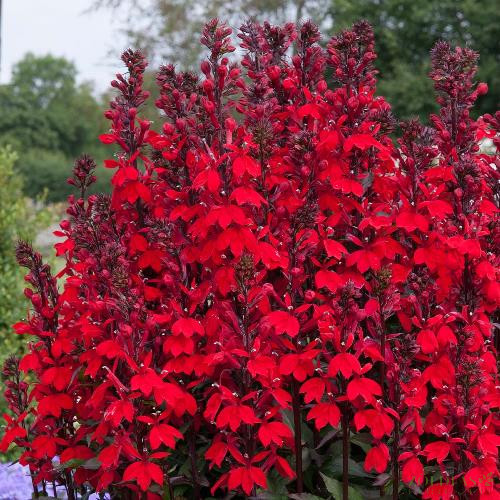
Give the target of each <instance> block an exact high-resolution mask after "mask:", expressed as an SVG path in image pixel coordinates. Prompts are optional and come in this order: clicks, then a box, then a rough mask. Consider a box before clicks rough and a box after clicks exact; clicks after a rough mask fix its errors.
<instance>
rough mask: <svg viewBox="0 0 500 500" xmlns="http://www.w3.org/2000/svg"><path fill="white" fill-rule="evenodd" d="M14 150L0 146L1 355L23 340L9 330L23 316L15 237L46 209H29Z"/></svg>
mask: <svg viewBox="0 0 500 500" xmlns="http://www.w3.org/2000/svg"><path fill="white" fill-rule="evenodd" d="M16 160H17V154H16V153H15V152H14V151H12V149H10V148H9V147H4V148H1V149H0V178H1V179H2V182H1V183H0V298H1V299H0V338H1V343H2V349H1V351H0V359H1V360H2V362H3V360H4V359H5V357H6V356H7V353H9V352H10V353H12V352H13V351H18V354H19V353H20V352H21V351H20V350H19V349H21V347H22V346H24V344H25V343H24V341H22V340H21V339H20V338H19V337H14V336H12V335H11V334H10V330H11V326H12V324H13V323H14V322H16V321H18V320H20V319H21V318H23V317H24V316H26V310H27V306H26V304H25V303H24V301H23V286H22V276H23V273H22V270H21V269H20V268H19V266H18V264H17V262H16V257H15V246H16V242H17V240H18V239H31V238H33V236H34V234H35V231H36V229H37V228H38V227H40V225H41V224H43V223H44V222H47V221H48V220H47V219H48V217H47V213H46V212H45V211H44V210H39V211H38V213H37V214H36V215H32V214H31V213H30V210H31V203H30V202H29V201H28V200H27V199H26V198H25V197H24V196H23V180H22V178H21V176H20V175H19V174H18V173H17V172H16V171H15V168H14V165H15V162H16Z"/></svg>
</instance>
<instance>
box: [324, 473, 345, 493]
mask: <svg viewBox="0 0 500 500" xmlns="http://www.w3.org/2000/svg"><path fill="white" fill-rule="evenodd" d="M320 474H321V477H322V478H323V481H324V483H325V487H326V489H327V490H328V493H331V494H332V496H333V498H334V499H335V500H342V484H341V483H340V481H337V480H336V479H333V478H331V477H328V476H325V475H324V474H323V473H322V472H320Z"/></svg>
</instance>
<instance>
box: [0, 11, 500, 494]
mask: <svg viewBox="0 0 500 500" xmlns="http://www.w3.org/2000/svg"><path fill="white" fill-rule="evenodd" d="M230 35H231V30H230V29H229V28H227V27H226V26H225V25H224V24H221V23H219V22H218V21H217V20H213V21H211V22H209V23H208V24H207V25H206V26H205V28H204V30H203V33H202V37H201V43H202V44H203V45H204V46H206V48H207V52H208V56H207V58H206V59H205V60H204V61H203V62H202V64H201V78H199V77H198V76H196V75H194V74H192V73H189V72H177V71H176V69H175V68H174V67H173V66H171V65H168V66H164V67H162V68H161V69H160V71H159V73H158V75H157V83H158V86H159V91H160V95H159V98H158V100H157V101H156V106H157V107H158V108H159V110H161V112H162V115H163V116H164V123H163V124H162V126H161V128H160V129H159V130H157V131H153V130H152V128H151V126H152V124H151V123H150V122H148V121H146V120H144V119H142V118H141V105H142V104H144V102H145V101H146V99H148V93H147V92H146V91H145V90H143V76H144V72H145V69H146V61H145V58H144V56H143V55H142V54H141V53H140V52H136V51H132V50H128V51H126V52H125V53H124V54H123V56H122V60H123V62H124V64H125V65H126V67H127V72H126V73H125V74H123V75H121V74H119V75H117V78H116V80H114V81H113V82H112V86H113V87H114V88H115V89H116V90H117V95H116V97H115V99H114V100H113V101H112V102H111V105H110V109H109V110H108V111H107V112H106V117H107V118H108V119H109V120H110V123H111V128H110V131H109V133H107V134H104V135H102V136H101V137H100V139H101V141H102V142H104V143H106V144H111V145H114V146H115V147H117V148H118V152H117V153H116V154H115V155H114V157H113V159H109V160H106V161H105V165H104V166H105V167H107V168H111V169H115V174H114V176H113V179H112V183H113V193H112V196H110V197H108V196H104V195H99V196H95V195H92V196H87V195H86V190H87V188H88V186H89V185H91V184H92V182H94V180H95V177H94V169H95V167H96V165H95V163H94V162H93V160H92V159H91V158H89V157H87V156H83V157H82V158H80V159H79V160H78V161H77V162H76V163H75V166H74V170H73V177H72V179H71V180H70V182H71V183H72V184H73V185H74V186H75V188H76V189H77V190H78V195H77V196H74V197H70V199H69V208H68V210H67V213H68V218H67V220H64V221H63V222H62V223H61V225H60V227H61V229H60V231H58V233H57V235H58V236H60V237H62V238H64V240H63V241H62V242H61V243H58V244H56V251H57V254H58V255H60V256H62V257H63V258H64V259H65V263H66V265H65V267H64V269H63V270H62V271H61V272H60V273H59V275H58V276H56V277H53V276H52V274H51V272H50V269H49V267H48V266H47V265H45V264H44V263H43V262H42V260H41V258H40V255H39V254H37V253H36V252H35V251H33V249H32V248H31V247H30V245H28V244H26V243H22V242H21V243H20V244H19V245H18V248H17V258H18V261H19V263H20V265H22V266H24V267H26V268H27V269H28V271H29V272H28V274H27V276H26V281H27V282H28V283H29V285H30V287H29V288H27V289H26V296H27V297H28V298H29V299H30V301H31V303H32V306H33V307H32V311H31V313H30V315H29V318H28V319H27V320H26V321H23V322H21V323H18V324H16V325H14V328H15V330H16V331H17V333H18V334H27V335H30V338H31V339H32V340H31V342H30V351H29V353H28V354H27V355H25V356H24V357H23V358H22V359H21V360H18V359H16V358H11V359H9V360H8V362H7V363H6V365H5V367H4V370H3V375H4V378H5V379H6V384H7V391H6V397H7V400H8V402H9V405H10V409H11V414H10V416H6V417H5V418H6V420H7V429H6V433H5V434H4V437H3V440H2V442H1V444H0V447H1V450H2V451H5V450H6V449H7V448H8V447H9V445H10V444H11V443H15V444H16V445H17V446H18V447H19V448H21V451H22V454H21V457H20V462H21V464H23V465H27V466H29V468H30V471H31V475H32V481H33V487H34V491H35V497H37V496H39V495H46V494H47V491H49V493H50V488H49V486H50V485H52V484H56V485H63V486H64V488H65V490H66V492H67V496H68V498H69V499H70V500H73V499H76V498H87V496H86V495H89V494H90V493H93V492H98V493H101V494H103V495H104V493H106V494H108V495H110V497H111V498H120V499H127V498H140V499H146V498H147V499H148V500H154V499H161V498H169V499H171V500H173V499H174V498H193V499H200V498H209V497H221V496H224V495H228V497H227V498H235V497H239V498H242V497H243V498H248V497H255V498H287V497H288V498H295V499H314V498H329V497H330V496H333V497H334V498H344V499H346V498H351V499H352V498H354V499H355V498H368V497H370V495H373V492H375V493H376V495H380V496H384V495H386V494H388V495H391V496H392V498H394V499H397V498H423V499H452V498H479V499H493V498H499V496H500V495H499V493H498V490H497V489H495V488H496V486H495V483H496V480H497V479H498V476H499V472H498V469H497V458H498V454H497V446H498V445H500V438H499V437H498V434H497V427H498V413H496V409H497V408H498V406H499V397H498V394H499V392H498V385H497V384H498V382H497V369H496V359H495V356H496V348H495V345H494V334H493V326H494V314H495V311H496V308H497V307H498V304H499V301H500V286H499V284H498V282H497V278H498V272H499V270H498V254H497V248H498V243H499V237H500V232H499V226H498V223H497V221H498V195H499V192H498V186H499V175H498V167H499V164H500V163H499V158H498V156H496V151H497V148H498V147H499V145H500V140H499V128H500V114H499V113H497V114H496V115H494V116H489V115H487V116H484V117H482V118H480V119H479V120H474V119H473V118H472V117H471V108H472V106H473V104H474V101H475V100H476V99H477V97H478V96H480V95H481V94H483V93H485V92H486V90H487V89H486V86H485V85H484V84H476V83H475V82H474V74H475V71H476V62H477V58H478V56H477V54H476V53H474V52H473V51H471V50H469V49H461V48H452V47H450V46H449V45H448V44H446V43H443V42H440V43H438V44H437V45H436V46H435V48H434V49H433V51H432V54H431V57H432V72H431V78H432V79H433V81H434V84H435V88H436V92H437V95H438V103H439V105H440V111H439V114H437V115H435V116H432V117H431V122H432V127H426V126H423V125H422V124H420V123H419V122H418V121H416V120H412V121H410V122H407V123H401V124H397V123H396V121H395V120H394V118H393V117H392V115H391V112H390V106H389V104H388V103H387V102H386V101H385V100H384V99H383V98H382V97H376V96H375V90H376V88H375V85H376V79H375V73H376V72H375V70H374V67H373V62H374V60H375V58H376V55H375V52H374V39H373V32H372V29H371V27H370V26H369V25H368V24H367V23H365V22H359V23H357V24H355V25H354V26H353V27H352V29H349V30H346V31H343V32H341V33H340V34H338V35H336V36H334V37H333V38H331V40H330V41H329V42H328V44H327V48H326V49H324V48H323V47H322V46H321V45H320V43H319V42H320V34H319V32H318V30H317V28H316V27H315V26H314V25H313V24H312V23H311V22H305V23H304V24H301V25H299V26H295V25H293V24H286V25H285V26H281V27H279V26H271V25H269V24H267V23H264V24H263V25H259V24H256V23H253V22H248V23H246V24H244V25H243V26H242V27H241V29H240V32H239V35H238V37H239V39H240V46H241V53H242V58H241V62H240V64H237V63H236V62H234V55H233V56H231V53H233V52H234V51H235V46H234V45H233V44H232V43H233V42H232V41H231V38H230ZM327 80H328V81H329V82H330V83H329V84H327ZM396 127H399V129H400V131H401V133H400V134H399V135H400V138H399V139H397V141H396V140H393V133H394V131H395V129H396ZM485 142H488V143H489V144H490V146H489V150H486V149H484V148H482V147H481V144H484V143H485ZM58 279H60V280H59V282H60V286H59V287H58V286H57V282H58ZM56 457H57V460H56V459H55V458H56ZM360 464H362V465H360ZM436 478H440V480H437V479H436ZM485 478H486V479H485ZM483 479H484V480H483ZM370 490H371V492H370ZM379 492H380V493H379Z"/></svg>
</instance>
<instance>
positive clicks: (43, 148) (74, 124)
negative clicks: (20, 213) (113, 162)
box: [0, 54, 109, 201]
mask: <svg viewBox="0 0 500 500" xmlns="http://www.w3.org/2000/svg"><path fill="white" fill-rule="evenodd" d="M0 110H1V113H0V144H2V145H6V144H9V145H11V146H12V147H13V148H14V149H15V150H16V151H18V152H19V158H18V161H17V163H16V168H17V169H19V171H20V172H22V173H23V175H24V177H25V179H26V182H25V192H26V193H27V194H28V195H30V196H31V197H35V196H37V195H39V194H40V193H43V192H44V191H45V190H47V200H48V201H62V200H64V199H65V198H66V196H67V195H68V194H69V193H70V192H71V189H70V186H67V185H66V182H65V181H66V178H67V177H69V175H70V172H71V166H72V164H73V161H74V158H75V157H77V156H79V155H80V154H81V153H82V152H88V153H90V154H92V155H93V156H95V157H96V158H98V159H99V158H100V157H102V155H103V153H102V145H101V144H100V143H99V141H98V139H97V137H98V135H99V134H100V133H102V132H103V131H105V124H104V119H103V117H102V113H101V111H100V104H99V103H98V102H97V101H96V99H95V98H94V96H93V95H92V89H91V87H90V86H89V85H88V84H80V85H79V84H77V83H76V68H75V66H74V65H73V63H71V62H69V61H67V60H66V59H64V58H58V57H54V56H51V55H47V56H42V57H39V56H35V55H33V54H27V55H26V56H25V57H24V58H23V59H22V60H21V61H19V62H18V63H17V64H16V66H15V67H14V69H13V74H12V79H11V82H10V83H9V84H8V85H3V86H1V87H0ZM108 179H109V177H108ZM107 185H108V182H107V181H104V182H102V183H101V184H100V186H98V187H99V189H101V190H102V189H106V188H107Z"/></svg>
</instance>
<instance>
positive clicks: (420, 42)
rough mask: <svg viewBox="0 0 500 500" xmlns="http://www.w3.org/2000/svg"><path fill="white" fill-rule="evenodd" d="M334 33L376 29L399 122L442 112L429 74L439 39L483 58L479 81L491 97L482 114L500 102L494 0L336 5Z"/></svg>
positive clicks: (386, 89)
mask: <svg viewBox="0 0 500 500" xmlns="http://www.w3.org/2000/svg"><path fill="white" fill-rule="evenodd" d="M330 12H331V15H332V17H333V19H334V30H335V31H338V30H339V29H340V28H345V27H347V26H349V25H351V24H352V23H353V22H354V21H356V20H359V19H366V20H367V21H369V22H370V23H371V24H372V25H373V27H374V30H375V41H376V48H377V54H378V60H377V63H376V66H377V67H378V69H379V71H380V79H379V84H378V91H379V93H380V94H381V95H384V96H385V97H386V98H387V100H388V101H389V102H391V103H392V104H393V108H394V112H395V114H396V115H397V116H398V118H407V117H409V116H412V115H416V114H417V115H420V117H423V118H425V116H426V115H427V113H428V112H429V111H435V110H436V104H435V102H434V96H433V93H432V84H431V81H430V80H429V79H428V78H427V74H428V72H429V65H428V60H429V51H430V49H431V47H432V46H433V45H434V43H435V42H436V41H437V40H439V39H445V40H448V41H450V42H451V43H452V44H454V45H455V44H456V45H461V46H465V45H467V46H469V47H470V48H472V49H474V50H475V51H477V52H479V53H480V54H481V59H480V61H479V72H478V79H479V80H480V81H485V82H486V83H488V86H489V93H488V94H487V95H486V96H483V97H481V98H480V99H479V100H478V103H477V108H476V114H484V113H487V112H491V110H493V109H496V108H497V107H498V104H499V101H500V73H499V71H498V63H499V61H500V54H499V51H498V40H500V9H499V8H498V5H496V4H495V2H491V1H489V0H440V1H427V0H383V1H382V0H354V1H353V0H335V1H332V4H331V11H330Z"/></svg>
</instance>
